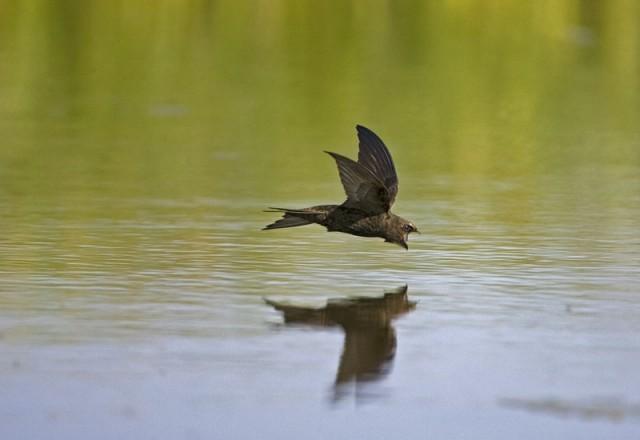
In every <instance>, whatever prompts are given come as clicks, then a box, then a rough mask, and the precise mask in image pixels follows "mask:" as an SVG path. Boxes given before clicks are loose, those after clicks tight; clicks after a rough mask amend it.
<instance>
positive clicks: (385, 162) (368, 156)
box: [356, 125, 398, 207]
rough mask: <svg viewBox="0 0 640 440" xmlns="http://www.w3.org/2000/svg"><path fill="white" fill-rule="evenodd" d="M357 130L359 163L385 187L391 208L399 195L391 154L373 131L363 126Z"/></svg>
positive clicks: (357, 127)
mask: <svg viewBox="0 0 640 440" xmlns="http://www.w3.org/2000/svg"><path fill="white" fill-rule="evenodd" d="M356 130H358V140H359V141H360V151H359V152H358V163H359V164H360V165H362V166H364V167H365V168H367V169H368V170H369V171H371V173H372V174H373V175H374V176H376V178H377V179H378V181H380V182H381V183H382V184H383V185H384V187H385V189H386V192H387V197H388V203H389V207H391V205H392V204H393V202H394V200H395V199H396V195H397V194H398V175H397V174H396V168H395V166H394V165H393V159H391V154H390V153H389V150H388V149H387V147H386V146H385V145H384V142H382V139H380V138H379V137H378V136H377V135H376V134H375V133H374V132H373V131H371V130H369V129H368V128H367V127H363V126H362V125H356Z"/></svg>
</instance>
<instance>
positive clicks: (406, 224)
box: [263, 125, 418, 249]
mask: <svg viewBox="0 0 640 440" xmlns="http://www.w3.org/2000/svg"><path fill="white" fill-rule="evenodd" d="M356 130H357V131H358V140H359V142H360V150H359V152H358V161H357V162H356V161H354V160H351V159H349V158H348V157H345V156H342V155H340V154H338V153H332V152H330V151H325V153H327V154H329V155H330V156H331V157H333V158H334V159H335V161H336V164H337V165H338V172H339V174H340V180H341V181H342V186H344V191H345V193H346V194H347V200H345V201H344V202H343V203H342V204H341V205H318V206H312V207H310V208H303V209H286V208H269V210H268V211H266V212H280V213H283V217H282V218H281V219H279V220H277V221H275V222H274V223H271V224H270V225H267V226H265V227H264V228H263V230H266V229H280V228H291V227H294V226H304V225H309V224H313V223H317V224H319V225H322V226H324V227H326V228H327V230H328V231H329V232H344V233H347V234H352V235H357V236H360V237H380V238H383V239H384V241H386V242H388V243H395V244H397V245H399V246H402V247H403V248H405V249H409V246H408V244H407V241H408V240H409V234H410V233H412V232H418V229H417V228H416V226H415V225H414V224H413V222H411V221H409V220H405V219H404V218H402V217H400V216H397V215H395V214H394V213H392V212H391V211H390V208H391V205H393V202H394V201H395V199H396V194H397V193H398V175H397V174H396V168H395V166H394V165H393V160H392V159H391V154H390V153H389V150H388V149H387V147H386V146H385V145H384V142H382V140H381V139H380V138H379V137H378V136H377V135H376V134H375V133H374V132H373V131H371V130H369V129H368V128H366V127H363V126H361V125H357V126H356Z"/></svg>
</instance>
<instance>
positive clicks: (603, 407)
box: [500, 397, 640, 421]
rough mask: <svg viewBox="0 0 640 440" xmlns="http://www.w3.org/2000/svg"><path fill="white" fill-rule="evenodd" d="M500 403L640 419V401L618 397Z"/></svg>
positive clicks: (555, 412) (557, 413)
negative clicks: (633, 401)
mask: <svg viewBox="0 0 640 440" xmlns="http://www.w3.org/2000/svg"><path fill="white" fill-rule="evenodd" d="M500 404H502V405H503V406H505V407H507V408H513V409H520V410H525V411H531V412H540V413H548V414H552V415H555V416H559V417H579V418H585V419H608V420H611V421H620V420H623V419H625V418H630V419H640V403H638V402H636V403H631V402H628V401H626V400H624V399H620V398H617V397H609V398H597V399H584V400H578V401H571V400H563V399H557V398H547V399H521V398H520V399H517V398H508V399H501V400H500Z"/></svg>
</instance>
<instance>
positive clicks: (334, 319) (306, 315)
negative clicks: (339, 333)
mask: <svg viewBox="0 0 640 440" xmlns="http://www.w3.org/2000/svg"><path fill="white" fill-rule="evenodd" d="M265 301H266V302H267V304H269V305H271V306H273V308H275V309H276V310H278V311H280V312H283V313H284V322H285V323H286V324H293V325H296V324H305V325H314V326H323V327H330V326H340V327H342V329H343V330H344V333H345V337H344V346H343V349H342V355H341V357H340V365H339V366H338V372H337V374H336V380H335V387H334V391H335V393H334V399H335V400H339V399H341V398H343V397H345V396H346V395H347V394H348V391H349V387H348V385H350V384H353V385H354V386H355V395H356V399H359V398H362V397H368V396H369V395H368V394H365V393H364V392H363V391H364V390H363V389H362V388H361V385H362V384H365V383H371V382H375V381H377V380H380V379H382V378H383V377H385V376H386V375H387V374H388V373H389V371H390V370H391V364H392V362H393V358H394V356H395V351H396V332H395V329H394V328H393V326H392V321H393V320H394V319H395V318H397V317H399V316H401V315H404V314H405V313H408V312H410V311H412V310H413V309H415V307H416V303H415V302H414V301H409V297H408V295H407V286H406V285H404V286H402V287H399V288H397V289H395V290H393V291H391V292H387V293H385V294H384V296H382V297H379V298H371V297H356V298H336V299H330V300H329V301H328V302H327V305H326V306H325V307H321V308H313V307H303V306H295V305H287V304H282V303H279V302H275V301H272V300H269V299H265Z"/></svg>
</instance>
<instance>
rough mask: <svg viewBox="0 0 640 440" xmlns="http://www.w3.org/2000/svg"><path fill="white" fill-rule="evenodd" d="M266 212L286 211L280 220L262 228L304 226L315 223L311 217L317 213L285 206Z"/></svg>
mask: <svg viewBox="0 0 640 440" xmlns="http://www.w3.org/2000/svg"><path fill="white" fill-rule="evenodd" d="M265 212H281V213H284V215H283V216H282V218H281V219H280V220H276V221H275V222H273V223H271V224H270V225H267V226H265V227H264V228H262V230H263V231H264V230H267V229H281V228H293V227H295V226H304V225H310V224H311V223H314V222H313V220H311V218H312V217H313V216H314V215H315V214H317V213H315V212H313V211H310V210H306V209H285V208H269V209H268V210H266V211H265Z"/></svg>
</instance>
